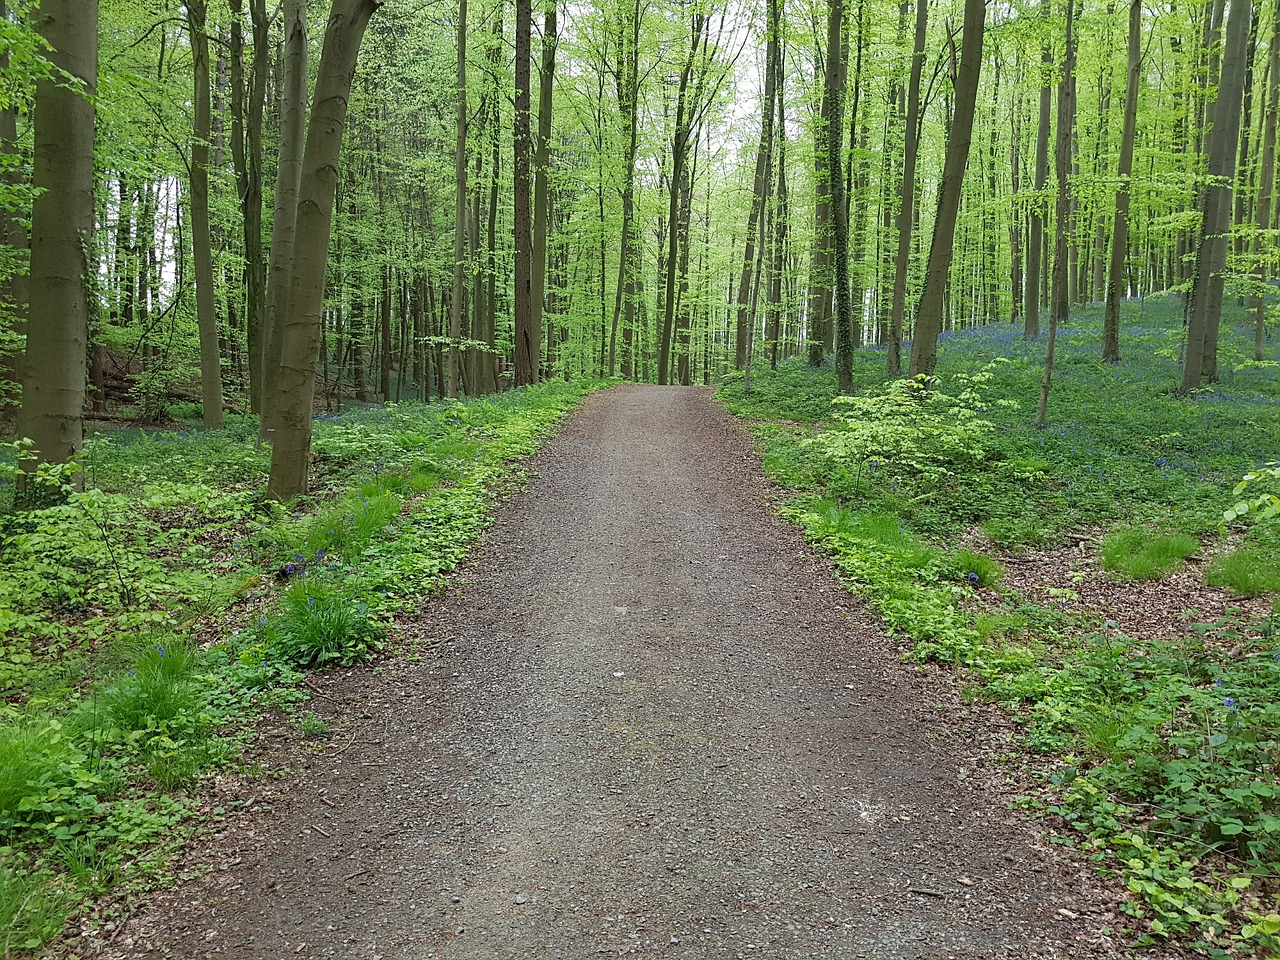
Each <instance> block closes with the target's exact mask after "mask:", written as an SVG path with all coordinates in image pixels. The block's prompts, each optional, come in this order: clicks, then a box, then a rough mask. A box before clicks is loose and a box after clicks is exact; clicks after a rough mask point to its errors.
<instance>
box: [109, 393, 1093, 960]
mask: <svg viewBox="0 0 1280 960" xmlns="http://www.w3.org/2000/svg"><path fill="white" fill-rule="evenodd" d="M535 466H536V470H537V475H536V477H535V478H534V479H533V481H532V482H531V485H530V489H529V490H528V492H527V493H524V494H521V495H519V496H517V497H516V498H514V499H513V500H512V501H510V502H509V503H507V504H505V505H504V506H503V507H502V509H501V511H500V515H499V520H498V523H497V525H496V526H495V527H494V528H493V529H492V530H491V531H490V533H489V534H488V535H487V537H486V539H485V542H484V545H483V546H482V548H481V549H480V551H479V555H478V557H477V558H476V560H475V562H473V563H472V564H470V565H469V566H468V567H467V569H466V571H465V573H464V574H463V576H462V577H461V578H460V580H459V582H458V588H457V590H456V595H455V596H453V597H451V598H450V599H448V600H443V601H440V602H437V603H432V604H429V605H428V607H427V608H426V609H424V611H423V612H422V615H421V620H420V621H419V625H420V628H421V632H422V636H423V638H424V640H438V641H439V642H438V643H436V644H433V645H431V646H429V647H427V648H426V650H427V652H425V653H424V654H423V656H422V657H421V658H420V659H419V660H417V661H416V662H408V663H406V662H400V663H398V664H396V665H393V666H391V667H387V668H384V669H383V670H381V671H378V672H376V673H375V672H356V673H348V674H342V675H335V676H333V677H330V678H329V679H328V681H327V682H326V685H325V686H324V688H323V689H324V691H325V693H326V695H327V697H328V698H329V699H325V700H321V701H317V703H318V704H319V707H318V709H320V708H327V709H329V710H330V711H331V712H332V713H333V715H334V716H335V717H342V716H344V715H345V716H347V717H349V718H350V717H352V716H353V715H354V716H355V717H360V715H361V714H362V713H363V715H364V716H363V718H361V719H355V720H352V721H351V722H348V723H347V724H346V725H345V726H342V727H341V728H340V729H341V730H342V732H341V734H340V736H338V737H336V738H335V740H334V741H333V742H332V743H331V744H330V745H329V746H328V747H327V749H326V750H324V751H323V752H321V753H319V754H317V755H315V756H313V757H311V758H310V759H305V760H304V758H306V756H307V755H306V754H305V753H303V752H297V753H294V754H293V757H292V760H293V772H292V773H291V775H290V776H289V777H288V778H287V780H286V781H284V782H283V783H282V784H281V785H280V786H279V787H277V788H275V793H274V795H269V791H268V792H266V793H264V794H263V798H262V800H261V802H260V803H259V804H258V805H257V807H256V808H255V809H254V810H253V811H251V812H250V813H249V814H246V815H243V816H241V817H240V818H239V819H238V820H236V821H233V822H232V823H231V825H230V826H229V827H228V828H227V830H226V831H225V832H224V834H223V835H222V836H220V838H219V839H218V841H217V845H216V847H215V848H214V851H213V853H214V856H215V861H214V869H213V871H212V872H211V873H210V875H209V876H207V877H205V878H203V879H200V880H193V881H190V882H188V883H186V884H185V885H183V886H181V887H179V888H178V890H177V891H176V892H174V893H170V894H168V895H166V896H164V897H163V898H162V899H161V900H159V901H158V902H157V903H156V904H154V905H153V906H152V907H151V908H149V909H148V910H146V911H144V912H143V914H142V915H141V916H140V917H139V918H138V919H136V920H134V921H132V922H130V923H129V924H128V925H126V926H125V927H124V928H122V929H121V930H120V931H118V932H117V934H116V939H115V943H114V947H113V948H112V949H111V950H109V951H104V954H103V955H108V954H114V955H117V956H149V957H175V958H176V957H182V958H194V957H205V956H226V957H235V958H242V960H258V958H262V960H265V958H272V960H275V958H285V957H292V956H304V957H352V958H375V957H381V958H385V960H400V958H406V960H407V958H414V960H417V958H428V957H439V958H459V960H462V958H467V960H471V958H474V960H494V958H502V957H543V958H581V957H590V956H596V955H629V954H635V955H640V956H650V955H652V956H663V957H676V958H729V957H756V956H758V957H778V958H780V957H804V958H869V960H898V958H946V957H955V958H978V957H983V958H990V957H1019V958H1029V957H1063V958H1067V957H1071V958H1082V957H1093V956H1102V955H1106V954H1105V951H1104V950H1103V948H1101V947H1100V946H1097V945H1096V944H1095V942H1094V939H1095V938H1094V936H1093V934H1092V931H1091V929H1090V927H1091V925H1090V924H1089V923H1088V922H1087V920H1088V917H1087V916H1086V917H1085V918H1082V919H1080V920H1076V921H1074V922H1073V921H1070V920H1067V919H1064V915H1063V914H1060V913H1059V912H1058V911H1059V910H1060V909H1068V910H1071V909H1074V910H1075V911H1080V910H1086V911H1087V910H1089V909H1092V908H1094V907H1095V904H1096V901H1097V897H1098V891H1097V889H1096V888H1095V887H1093V886H1092V881H1090V880H1089V879H1088V878H1087V875H1086V874H1085V872H1083V871H1082V870H1081V868H1080V867H1079V866H1072V865H1069V864H1064V863H1059V862H1056V861H1055V860H1054V859H1053V854H1052V853H1051V852H1049V849H1050V848H1047V847H1046V846H1044V845H1042V844H1039V843H1038V842H1037V841H1036V840H1035V837H1034V834H1033V833H1032V832H1031V831H1029V830H1028V829H1027V828H1026V827H1024V826H1023V825H1022V824H1021V823H1020V822H1019V821H1018V820H1017V819H1016V817H1014V816H1013V815H1011V814H1009V813H1008V812H1007V811H1006V809H1005V800H1004V799H1002V798H1001V797H999V796H997V795H996V793H995V792H994V791H993V790H992V788H990V787H989V786H987V785H986V783H985V780H984V778H983V777H982V776H981V775H977V774H974V773H973V771H972V767H973V764H972V762H970V761H968V760H966V758H971V757H972V756H974V755H975V754H976V753H977V751H978V750H979V748H978V747H976V746H974V745H973V743H971V742H970V741H968V740H967V739H966V735H965V734H964V733H963V732H958V730H957V728H956V727H955V725H954V724H952V723H950V722H949V721H948V720H947V719H946V717H945V715H940V714H939V713H938V711H937V710H936V709H934V708H932V707H930V705H929V702H928V699H927V698H928V693H927V692H925V693H923V694H922V692H921V686H922V682H921V681H920V680H919V679H918V678H917V677H916V676H915V674H914V672H913V670H912V668H911V667H910V666H909V665H905V664H902V663H901V662H899V661H898V659H897V654H896V651H895V650H894V649H893V648H892V647H891V646H890V645H888V644H886V643H885V642H884V641H883V639H882V638H878V637H877V635H876V633H875V632H874V630H873V628H871V627H870V626H869V625H868V623H867V621H866V619H865V617H864V615H862V614H861V613H860V612H859V611H858V608H857V604H856V602H855V601H854V600H853V599H852V598H851V597H849V596H848V595H847V594H846V593H845V592H844V591H843V590H842V588H841V587H840V586H839V585H838V584H837V583H836V582H835V581H834V580H833V579H832V578H831V576H830V575H829V573H828V572H827V571H826V569H825V568H824V566H823V565H822V563H821V562H820V561H818V560H816V559H815V558H814V557H813V556H812V555H811V554H810V553H809V551H808V550H807V548H806V547H805V546H804V544H803V542H802V541H801V539H800V537H799V535H798V533H797V532H796V531H795V530H794V529H792V528H790V527H788V526H787V525H786V524H784V523H782V522H781V521H779V520H778V519H777V518H776V517H775V516H774V515H773V512H772V509H771V507H770V506H769V503H768V499H767V493H766V490H765V487H764V484H763V482H762V479H761V476H760V472H759V465H758V462H757V460H756V458H755V457H754V455H753V454H752V453H751V451H750V445H749V443H748V441H747V440H746V438H745V437H744V435H743V433H742V432H741V431H740V430H739V429H737V427H736V426H735V425H734V423H733V421H732V418H731V417H729V416H728V415H727V414H725V413H724V412H723V411H722V410H721V409H720V408H718V407H717V406H716V405H715V404H714V402H713V401H712V399H711V396H710V392H709V391H705V390H697V389H676V388H659V387H623V388H616V389H613V390H611V391H608V392H607V393H604V394H602V395H599V396H596V397H593V398H591V399H589V400H588V401H586V402H585V403H584V404H583V406H582V407H581V408H580V409H579V410H578V411H577V412H576V413H575V414H574V415H573V416H572V417H571V418H570V420H569V421H568V423H567V424H566V426H565V429H564V431H563V432H562V434H561V435H560V436H559V437H558V438H557V439H556V440H555V441H553V442H552V443H551V444H549V445H548V447H547V448H546V449H545V450H544V451H543V453H542V454H541V455H540V456H539V457H538V458H537V461H536V464H535ZM338 703H341V704H343V707H342V708H341V709H340V708H339V707H338V706H336V704H338ZM1100 923H1101V921H1099V924H1100ZM148 947H150V948H152V949H148Z"/></svg>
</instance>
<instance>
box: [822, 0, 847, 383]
mask: <svg viewBox="0 0 1280 960" xmlns="http://www.w3.org/2000/svg"><path fill="white" fill-rule="evenodd" d="M847 54H848V46H847V44H845V42H844V0H830V4H829V6H828V8H827V73H826V77H825V79H824V83H825V88H824V96H825V97H826V98H827V101H828V103H830V104H831V112H830V115H829V116H828V118H827V144H826V146H827V178H828V183H829V186H830V191H831V218H832V245H831V246H832V251H833V254H834V256H835V269H834V270H833V271H832V274H833V280H832V282H833V285H834V287H835V291H834V292H835V335H836V378H837V380H838V382H839V386H840V392H841V393H852V392H853V305H852V304H851V303H850V302H849V216H848V212H847V211H848V208H847V207H846V206H845V202H844V87H845V80H846V68H845V57H846V56H847Z"/></svg>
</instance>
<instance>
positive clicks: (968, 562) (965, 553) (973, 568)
mask: <svg viewBox="0 0 1280 960" xmlns="http://www.w3.org/2000/svg"><path fill="white" fill-rule="evenodd" d="M948 567H949V571H948V572H949V573H950V574H951V576H953V577H954V578H955V579H957V580H960V581H961V582H963V583H967V584H969V585H970V586H974V587H994V586H995V585H996V584H997V583H999V582H1000V578H1001V577H1003V576H1004V565H1003V564H1001V563H1000V562H999V561H996V560H993V559H991V558H990V557H988V556H986V555H985V554H982V553H977V552H975V551H973V550H970V549H968V548H967V547H960V548H959V549H958V550H953V551H952V553H951V556H950V557H949V558H948Z"/></svg>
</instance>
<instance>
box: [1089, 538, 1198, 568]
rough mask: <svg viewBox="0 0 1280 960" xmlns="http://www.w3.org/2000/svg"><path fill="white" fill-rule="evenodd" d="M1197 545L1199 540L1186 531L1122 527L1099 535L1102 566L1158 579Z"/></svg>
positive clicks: (1193, 550) (1196, 548) (1189, 554)
mask: <svg viewBox="0 0 1280 960" xmlns="http://www.w3.org/2000/svg"><path fill="white" fill-rule="evenodd" d="M1199 549H1200V541H1198V540H1197V539H1196V538H1195V537H1192V536H1189V535H1187V534H1183V533H1176V534H1157V533H1153V532H1152V531H1150V530H1145V529H1142V528H1139V527H1126V528H1123V529H1120V530H1115V531H1113V532H1111V533H1109V534H1107V535H1106V536H1105V537H1103V539H1102V567H1103V569H1104V570H1107V571H1109V572H1111V573H1115V574H1119V575H1120V576H1123V577H1126V578H1128V579H1130V580H1158V579H1159V578H1160V577H1163V576H1164V575H1165V574H1168V573H1172V572H1173V571H1174V570H1177V569H1178V568H1179V567H1181V566H1182V562H1183V561H1184V560H1186V559H1187V557H1189V556H1191V555H1192V554H1193V553H1195V552H1196V551H1197V550H1199Z"/></svg>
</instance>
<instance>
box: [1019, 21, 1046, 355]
mask: <svg viewBox="0 0 1280 960" xmlns="http://www.w3.org/2000/svg"><path fill="white" fill-rule="evenodd" d="M1045 3H1046V4H1047V3H1048V0H1045ZM1052 65H1053V52H1052V51H1051V50H1050V49H1049V45H1048V44H1045V46H1044V49H1043V51H1042V53H1041V56H1040V125H1039V128H1038V130H1037V132H1036V196H1035V200H1034V205H1033V206H1032V208H1031V230H1030V234H1031V235H1030V237H1029V238H1028V239H1027V286H1026V296H1025V297H1024V299H1023V304H1022V316H1023V327H1022V333H1023V336H1025V337H1027V338H1031V337H1038V336H1040V281H1041V267H1042V264H1041V259H1042V257H1043V253H1044V210H1045V196H1044V191H1045V189H1046V188H1047V187H1048V185H1049V104H1050V91H1051V89H1052V88H1051V87H1050V86H1049V68H1050V67H1051V66H1052Z"/></svg>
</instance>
